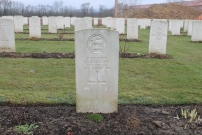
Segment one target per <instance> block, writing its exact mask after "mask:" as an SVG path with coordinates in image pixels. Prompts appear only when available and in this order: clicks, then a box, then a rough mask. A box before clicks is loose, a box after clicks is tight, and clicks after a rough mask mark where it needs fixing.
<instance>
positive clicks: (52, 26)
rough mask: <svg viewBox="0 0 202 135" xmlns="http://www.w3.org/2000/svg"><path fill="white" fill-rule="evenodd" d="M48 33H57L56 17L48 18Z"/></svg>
mask: <svg viewBox="0 0 202 135" xmlns="http://www.w3.org/2000/svg"><path fill="white" fill-rule="evenodd" d="M48 32H50V33H57V22H56V17H53V16H52V17H48Z"/></svg>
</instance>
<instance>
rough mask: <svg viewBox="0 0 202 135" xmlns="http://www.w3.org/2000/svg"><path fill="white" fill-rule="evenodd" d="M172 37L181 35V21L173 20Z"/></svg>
mask: <svg viewBox="0 0 202 135" xmlns="http://www.w3.org/2000/svg"><path fill="white" fill-rule="evenodd" d="M172 25H173V26H172V35H180V25H181V21H180V20H172Z"/></svg>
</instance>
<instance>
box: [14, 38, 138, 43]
mask: <svg viewBox="0 0 202 135" xmlns="http://www.w3.org/2000/svg"><path fill="white" fill-rule="evenodd" d="M15 40H20V41H22V40H30V41H75V39H74V38H63V39H59V38H16V39H15ZM119 41H121V42H141V40H138V39H125V38H119Z"/></svg>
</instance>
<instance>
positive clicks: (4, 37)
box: [1, 23, 9, 42]
mask: <svg viewBox="0 0 202 135" xmlns="http://www.w3.org/2000/svg"><path fill="white" fill-rule="evenodd" d="M1 30H2V32H1V33H2V34H1V35H2V36H1V41H4V42H6V41H9V38H8V26H7V25H6V24H5V23H2V24H1Z"/></svg>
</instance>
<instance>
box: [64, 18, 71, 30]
mask: <svg viewBox="0 0 202 135" xmlns="http://www.w3.org/2000/svg"><path fill="white" fill-rule="evenodd" d="M64 20H65V28H70V27H71V26H70V17H65V18H64Z"/></svg>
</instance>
